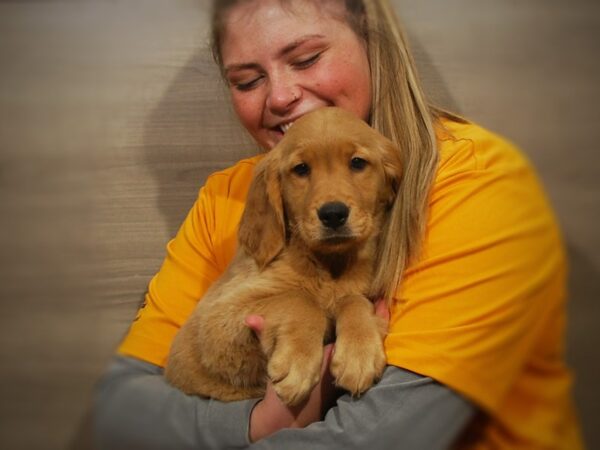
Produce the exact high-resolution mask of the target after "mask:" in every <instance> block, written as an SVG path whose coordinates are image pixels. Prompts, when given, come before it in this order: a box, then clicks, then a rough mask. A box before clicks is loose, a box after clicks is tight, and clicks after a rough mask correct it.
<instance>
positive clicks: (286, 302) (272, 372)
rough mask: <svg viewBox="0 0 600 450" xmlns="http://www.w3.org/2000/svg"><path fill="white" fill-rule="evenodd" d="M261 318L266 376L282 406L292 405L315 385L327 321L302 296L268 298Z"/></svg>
mask: <svg viewBox="0 0 600 450" xmlns="http://www.w3.org/2000/svg"><path fill="white" fill-rule="evenodd" d="M264 316H265V329H264V331H263V336H262V338H261V342H262V345H263V348H264V351H265V353H266V355H267V357H268V359H269V361H268V365H267V372H268V374H269V377H270V378H271V381H272V382H273V387H274V388H275V391H276V392H277V394H278V395H279V397H280V398H281V399H282V400H283V402H285V403H286V404H288V405H295V404H297V403H299V402H300V401H302V400H303V399H304V398H306V397H307V396H308V394H309V393H310V392H311V390H312V389H313V387H314V386H315V385H316V384H317V383H318V381H319V377H320V369H321V360H322V358H323V338H324V335H325V332H326V330H327V326H328V319H327V317H326V316H325V313H324V311H323V310H322V309H321V308H319V307H318V306H317V305H316V303H315V302H313V301H312V300H311V299H310V297H308V296H307V295H306V294H304V293H302V292H289V293H286V294H284V295H281V296H278V297H277V298H275V297H273V298H271V299H270V300H269V306H268V308H267V310H266V311H265V312H264Z"/></svg>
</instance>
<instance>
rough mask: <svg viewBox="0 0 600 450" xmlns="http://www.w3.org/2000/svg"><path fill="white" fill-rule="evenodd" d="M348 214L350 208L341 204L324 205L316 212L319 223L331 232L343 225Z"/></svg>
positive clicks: (330, 203) (329, 203)
mask: <svg viewBox="0 0 600 450" xmlns="http://www.w3.org/2000/svg"><path fill="white" fill-rule="evenodd" d="M349 214H350V208H348V206H346V205H345V204H344V203H342V202H328V203H325V204H324V205H323V206H321V207H320V208H319V209H318V211H317V215H318V216H319V220H320V221H321V223H322V224H323V225H324V226H325V227H327V228H330V229H332V230H335V229H337V228H339V227H341V226H342V225H344V224H345V223H346V220H348V215H349Z"/></svg>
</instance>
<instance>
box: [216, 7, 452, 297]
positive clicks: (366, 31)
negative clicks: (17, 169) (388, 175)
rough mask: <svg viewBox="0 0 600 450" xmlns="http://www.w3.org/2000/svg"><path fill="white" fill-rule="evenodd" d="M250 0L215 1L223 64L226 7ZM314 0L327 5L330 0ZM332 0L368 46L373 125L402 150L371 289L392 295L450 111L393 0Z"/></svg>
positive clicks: (413, 244) (420, 231)
mask: <svg viewBox="0 0 600 450" xmlns="http://www.w3.org/2000/svg"><path fill="white" fill-rule="evenodd" d="M244 1H246V2H247V1H253V0H214V1H213V20H212V50H213V56H214V58H215V61H216V62H217V64H218V65H219V67H221V69H222V59H221V52H220V50H221V49H220V46H221V42H222V38H223V35H224V32H225V24H226V18H225V15H226V12H227V11H228V10H229V8H231V7H232V6H234V5H236V4H238V3H241V2H244ZM280 1H281V2H282V3H284V4H285V3H288V2H289V0H280ZM311 1H315V2H316V4H320V5H322V2H323V1H324V0H311ZM328 1H343V2H344V4H345V7H346V16H345V17H344V20H345V21H346V22H347V23H348V25H349V26H350V27H351V28H352V29H353V30H354V32H355V33H356V34H357V35H358V36H359V37H360V38H361V39H363V41H364V42H365V43H366V45H367V49H368V58H369V63H370V68H371V91H372V97H373V103H372V106H371V114H370V121H369V122H370V125H371V126H372V127H373V128H375V129H376V130H378V131H379V132H380V133H381V134H383V135H384V136H386V137H387V138H389V139H390V140H391V141H392V142H394V143H395V144H396V145H397V146H398V147H399V148H400V151H401V152H402V155H401V157H402V161H403V170H404V171H403V180H402V183H401V185H400V187H399V191H398V195H397V196H396V199H395V201H394V204H393V206H392V209H391V213H390V219H389V221H388V225H387V226H386V229H385V230H383V234H382V239H381V243H380V246H379V252H378V257H377V263H376V267H375V277H374V280H373V285H372V291H371V295H372V296H374V297H377V296H384V297H385V298H387V299H391V298H392V297H393V296H394V295H395V293H396V290H397V286H398V284H399V282H400V280H401V278H402V274H403V272H404V270H405V269H406V267H407V266H408V264H409V262H410V261H411V260H413V259H414V258H415V257H416V255H417V252H418V250H419V248H420V244H421V241H422V240H423V237H424V233H425V226H426V221H427V209H428V208H427V206H428V200H429V192H430V189H431V186H432V184H433V180H434V177H435V173H436V168H437V162H438V151H437V143H436V135H435V129H434V127H435V123H436V120H437V118H438V116H439V115H440V114H444V113H441V112H440V110H438V109H436V108H434V107H431V106H430V105H429V104H428V102H427V100H426V98H425V95H424V92H423V89H422V87H421V82H420V80H419V77H418V76H417V70H416V66H415V64H414V61H413V58H412V55H411V53H410V50H409V48H408V43H407V40H406V37H405V35H404V32H403V31H402V28H401V26H400V24H399V22H398V19H397V17H396V15H395V13H394V10H393V9H392V7H391V5H390V4H389V2H388V0H328Z"/></svg>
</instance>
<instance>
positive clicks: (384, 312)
mask: <svg viewBox="0 0 600 450" xmlns="http://www.w3.org/2000/svg"><path fill="white" fill-rule="evenodd" d="M375 314H376V315H377V316H378V317H380V318H381V319H383V320H385V321H386V323H388V322H389V321H390V309H389V308H388V306H387V302H386V301H385V299H384V298H380V299H379V300H377V301H376V302H375Z"/></svg>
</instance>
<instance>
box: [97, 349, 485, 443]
mask: <svg viewBox="0 0 600 450" xmlns="http://www.w3.org/2000/svg"><path fill="white" fill-rule="evenodd" d="M256 402H257V400H246V401H241V402H231V403H223V402H218V401H213V400H207V399H203V398H199V397H195V396H188V395H185V394H184V393H182V392H181V391H179V390H177V389H176V388H174V387H172V386H170V385H169V384H168V383H167V382H166V381H165V379H164V377H163V376H162V369H161V368H160V367H158V366H155V365H153V364H149V363H146V362H143V361H140V360H136V359H133V358H127V357H122V356H119V357H116V358H115V360H114V361H113V363H112V365H111V366H110V367H109V369H108V371H107V373H106V374H105V376H104V377H103V378H102V380H101V381H100V383H99V385H98V388H97V392H96V398H95V408H94V410H95V417H94V434H95V440H96V444H97V447H98V448H99V449H100V450H102V449H110V450H119V449H127V450H135V449H144V450H152V449H165V450H168V449H178V450H185V449H198V448H205V449H235V448H246V447H247V446H248V445H249V440H248V431H249V429H248V424H249V420H250V414H251V411H252V409H253V408H254V406H255V404H256ZM475 411H476V408H475V407H474V406H473V405H472V404H470V403H469V402H468V401H467V400H465V399H464V398H462V397H460V396H459V395H457V394H455V393H454V392H453V391H451V390H450V389H448V388H446V387H444V386H442V385H440V384H439V383H436V382H435V381H433V380H432V379H431V378H428V377H422V376H420V375H417V374H414V373H412V372H408V371H405V370H402V369H399V368H396V367H388V368H387V369H386V371H385V373H384V375H383V377H382V379H381V381H380V382H379V383H378V384H377V385H375V386H374V387H373V388H371V389H370V390H369V391H367V392H366V393H365V394H364V395H363V396H362V397H360V398H358V399H352V398H351V397H350V396H349V395H344V396H342V397H341V398H340V399H339V400H338V404H337V406H336V407H334V408H332V409H331V410H330V411H329V412H328V413H327V415H326V417H325V420H324V421H322V422H315V423H313V424H312V425H309V426H308V427H306V428H303V429H292V428H286V429H283V430H280V431H279V432H277V433H275V434H273V435H272V436H270V437H268V438H265V439H262V440H259V441H258V442H256V443H255V444H253V445H252V447H251V448H256V449H270V448H273V449H281V448H285V449H286V450H287V449H290V450H294V449H299V450H300V449H302V450H305V449H307V448H310V449H315V450H318V449H327V450H335V449H344V450H347V449H353V448H356V449H364V448H370V449H372V450H375V449H380V448H381V449H384V448H427V449H445V448H448V447H449V446H450V445H451V444H452V443H453V442H454V441H455V440H456V439H457V437H458V436H459V435H460V433H461V431H462V430H463V429H464V427H465V425H466V424H467V423H468V422H469V419H470V418H471V417H472V416H473V415H474V413H475ZM277 414H280V411H277Z"/></svg>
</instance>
